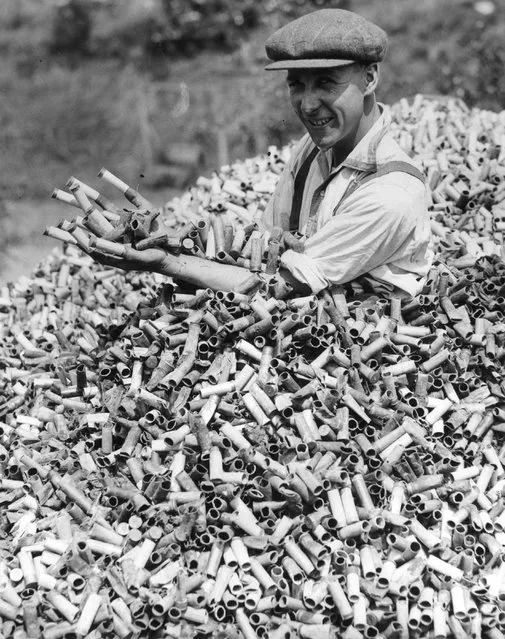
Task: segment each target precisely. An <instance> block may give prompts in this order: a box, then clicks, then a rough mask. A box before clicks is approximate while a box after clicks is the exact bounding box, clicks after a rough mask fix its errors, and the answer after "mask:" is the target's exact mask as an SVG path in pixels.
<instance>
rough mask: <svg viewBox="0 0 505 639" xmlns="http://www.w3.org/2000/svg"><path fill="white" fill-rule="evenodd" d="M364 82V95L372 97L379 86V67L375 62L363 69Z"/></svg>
mask: <svg viewBox="0 0 505 639" xmlns="http://www.w3.org/2000/svg"><path fill="white" fill-rule="evenodd" d="M364 80H365V95H372V94H373V93H375V90H376V89H377V85H378V84H379V65H378V63H377V62H372V64H369V65H367V66H366V67H365V69H364Z"/></svg>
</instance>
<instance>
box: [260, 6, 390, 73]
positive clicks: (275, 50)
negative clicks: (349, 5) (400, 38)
mask: <svg viewBox="0 0 505 639" xmlns="http://www.w3.org/2000/svg"><path fill="white" fill-rule="evenodd" d="M387 44H388V38H387V35H386V33H385V31H383V30H382V29H381V28H380V27H378V26H377V25H376V24H373V22H369V21H368V20H366V19H365V18H363V17H362V16H359V15H358V14H356V13H353V12H352V11H345V10H344V9H321V10H319V11H313V12H312V13H308V14H307V15H305V16H302V17H301V18H297V19H296V20H293V21H292V22H288V24H286V25H285V26H283V27H282V28H281V29H279V30H278V31H276V32H275V33H273V34H272V35H271V36H270V37H269V38H268V40H267V42H266V44H265V49H266V53H267V56H268V57H269V58H270V60H273V62H272V63H271V64H269V65H268V66H266V67H265V68H266V69H267V70H272V71H275V70H277V69H310V68H321V67H339V66H343V65H345V64H352V63H353V62H368V63H371V62H380V61H381V60H382V59H383V58H384V56H385V54H386V51H387Z"/></svg>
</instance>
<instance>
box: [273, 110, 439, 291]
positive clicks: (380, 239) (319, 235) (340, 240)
mask: <svg viewBox="0 0 505 639" xmlns="http://www.w3.org/2000/svg"><path fill="white" fill-rule="evenodd" d="M380 106H381V108H382V114H381V116H380V118H379V120H378V121H377V122H376V123H375V124H374V125H373V127H372V128H371V129H370V131H369V132H368V133H367V134H366V135H365V136H364V137H363V139H362V140H361V141H360V142H359V144H358V145H357V146H356V147H355V148H354V149H353V151H352V152H351V153H350V154H349V156H348V157H347V158H346V160H345V161H344V162H343V163H342V164H341V165H339V166H338V167H332V166H331V161H332V152H331V150H329V151H327V152H324V153H323V152H321V151H320V152H319V153H318V154H317V156H316V158H315V161H313V162H312V165H311V168H310V171H309V173H308V176H307V180H306V185H305V190H304V194H303V200H302V207H301V212H300V223H299V230H300V231H301V232H302V233H304V232H305V230H306V228H307V222H308V220H309V216H310V215H311V213H312V214H313V215H315V222H316V224H315V229H316V231H315V233H314V234H313V235H312V236H311V237H309V238H308V239H307V241H306V243H305V251H304V253H296V252H294V251H292V250H287V251H285V252H284V253H283V255H282V257H281V266H283V267H285V268H287V269H288V270H289V271H290V272H291V273H292V274H293V275H294V276H295V278H296V279H297V280H298V281H300V282H303V283H305V284H308V285H309V286H310V287H311V289H312V290H313V291H314V292H315V293H317V292H319V291H320V290H322V289H323V288H325V287H327V286H329V285H330V284H345V283H346V282H350V281H352V280H354V279H356V278H358V277H361V276H365V275H366V280H367V281H368V283H369V284H370V285H371V287H372V288H373V289H374V290H376V291H377V292H380V293H383V292H391V293H398V292H399V293H400V294H404V295H405V294H407V295H415V294H417V293H418V292H419V291H420V290H421V288H422V286H423V284H424V280H425V277H426V275H427V273H428V270H429V268H430V266H431V263H432V260H433V252H432V251H431V249H430V248H429V241H430V219H429V213H428V206H427V193H426V187H425V186H424V184H423V183H422V182H421V180H419V179H418V178H416V177H414V176H412V175H409V174H408V173H404V172H400V171H394V172H391V173H388V174H386V175H383V176H380V177H376V178H374V179H371V180H369V181H368V182H366V183H364V184H363V185H361V186H359V188H357V189H356V190H355V191H354V192H353V193H351V194H350V195H349V196H348V197H346V198H344V200H343V201H342V202H341V200H342V197H343V195H344V193H345V191H346V189H347V187H348V186H349V184H350V183H351V181H353V180H354V179H356V178H359V177H360V176H363V173H364V172H365V173H367V172H369V171H372V170H376V169H377V168H378V167H380V166H382V165H383V164H386V163H387V162H392V161H401V162H407V163H409V164H411V165H413V166H415V164H414V163H413V161H412V159H411V158H410V157H409V156H408V155H407V154H406V153H405V152H404V151H403V150H402V149H401V148H400V147H399V146H398V144H397V143H396V142H395V141H394V140H393V138H392V137H391V136H390V135H389V134H388V132H387V131H388V129H389V125H390V121H391V120H390V115H389V110H388V109H387V108H386V107H383V106H382V105H380ZM313 148H314V144H313V142H312V141H311V139H310V136H309V135H308V134H307V135H305V136H304V137H303V138H302V139H301V140H300V142H299V143H298V144H297V145H296V147H295V148H294V150H293V153H292V156H291V158H290V160H289V161H288V163H287V165H286V167H285V169H284V171H283V173H282V174H281V176H280V178H279V182H278V184H277V187H276V190H275V192H274V194H273V196H272V198H271V200H270V202H269V204H268V206H267V209H266V210H265V212H264V214H263V223H264V225H265V226H266V227H272V226H274V220H275V221H276V222H277V224H279V225H281V226H283V228H284V229H285V230H287V228H288V227H287V223H288V220H289V212H290V210H291V202H292V198H293V185H294V179H295V177H296V174H297V172H298V169H299V168H300V166H301V164H302V163H303V161H304V160H305V158H306V157H307V155H308V154H309V153H310V152H311V150H312V149H313ZM330 175H332V176H334V177H333V178H332V179H331V181H330V182H329V183H328V184H327V186H326V188H325V189H324V190H322V191H321V192H319V189H318V187H320V186H321V184H322V183H323V182H324V181H325V180H326V179H327V178H328V177H329V176H330Z"/></svg>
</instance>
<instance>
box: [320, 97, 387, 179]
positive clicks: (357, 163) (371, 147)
mask: <svg viewBox="0 0 505 639" xmlns="http://www.w3.org/2000/svg"><path fill="white" fill-rule="evenodd" d="M377 104H378V107H379V109H380V111H381V115H380V117H379V119H378V120H377V122H375V123H374V125H373V126H372V128H371V129H370V131H368V133H367V134H366V135H365V136H364V137H363V138H362V139H361V140H360V141H359V143H358V144H357V145H356V146H355V147H354V149H353V150H352V151H351V153H349V155H348V156H347V157H346V159H345V160H344V161H343V162H342V164H340V165H339V166H338V167H333V166H332V150H331V149H329V150H328V151H326V152H324V153H320V154H319V155H318V161H319V163H320V165H321V166H322V167H323V166H324V168H325V169H326V172H327V173H328V172H332V171H335V170H340V169H342V168H343V167H348V168H350V169H353V170H357V171H374V170H376V169H377V147H378V146H379V143H380V141H381V140H382V138H383V137H384V135H385V134H386V133H387V131H388V129H389V127H390V125H391V113H390V110H389V108H388V107H387V106H386V105H384V104H382V103H381V102H378V103H377ZM330 167H331V168H330Z"/></svg>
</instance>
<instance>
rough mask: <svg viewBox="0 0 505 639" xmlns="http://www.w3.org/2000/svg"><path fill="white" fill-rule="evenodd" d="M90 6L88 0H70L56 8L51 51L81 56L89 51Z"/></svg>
mask: <svg viewBox="0 0 505 639" xmlns="http://www.w3.org/2000/svg"><path fill="white" fill-rule="evenodd" d="M90 6H91V5H90V4H89V2H86V0H68V2H66V3H65V4H62V5H61V6H59V7H57V8H56V10H55V14H54V18H53V23H52V29H51V35H50V38H49V52H50V53H52V54H61V53H66V54H70V55H72V56H79V55H85V54H86V53H88V52H89V41H90V36H91V26H92V18H91V10H90Z"/></svg>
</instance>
